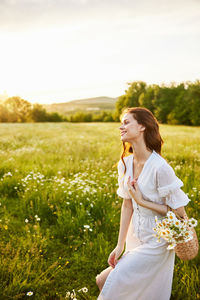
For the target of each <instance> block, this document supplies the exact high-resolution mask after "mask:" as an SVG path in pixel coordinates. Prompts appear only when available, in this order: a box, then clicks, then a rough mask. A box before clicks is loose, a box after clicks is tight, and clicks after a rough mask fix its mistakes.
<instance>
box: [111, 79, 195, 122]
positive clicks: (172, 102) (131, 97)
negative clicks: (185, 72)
mask: <svg viewBox="0 0 200 300" xmlns="http://www.w3.org/2000/svg"><path fill="white" fill-rule="evenodd" d="M134 106H142V107H146V108H148V109H149V110H150V111H151V112H152V113H153V114H154V115H155V117H156V118H157V119H158V121H159V122H161V123H165V124H183V125H196V126H198V125H200V109H199V108H200V81H199V80H196V81H195V82H183V83H180V84H175V83H171V84H170V85H168V86H167V85H164V84H162V85H157V84H152V85H147V84H146V83H145V82H143V81H135V82H132V83H129V88H128V89H127V90H126V91H125V94H124V95H122V96H120V97H119V98H118V100H117V103H116V118H119V116H120V114H121V112H122V110H123V108H124V107H134Z"/></svg>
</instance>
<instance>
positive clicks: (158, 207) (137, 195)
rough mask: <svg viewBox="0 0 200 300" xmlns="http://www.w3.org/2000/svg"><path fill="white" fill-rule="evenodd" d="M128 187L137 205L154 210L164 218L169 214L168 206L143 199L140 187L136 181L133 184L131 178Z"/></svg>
mask: <svg viewBox="0 0 200 300" xmlns="http://www.w3.org/2000/svg"><path fill="white" fill-rule="evenodd" d="M127 185H128V191H129V193H130V194H131V196H132V197H133V198H134V200H135V202H136V203H137V204H139V205H140V206H142V207H145V208H149V209H152V210H154V211H156V212H157V213H159V214H161V215H163V216H165V215H166V214H167V211H168V207H167V205H165V204H158V203H154V202H150V201H147V200H145V199H143V197H142V193H141V192H140V189H139V187H138V184H137V181H136V180H133V181H132V182H131V181H130V177H129V178H128V181H127ZM180 208H182V207H180Z"/></svg>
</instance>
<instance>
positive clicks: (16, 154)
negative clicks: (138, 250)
mask: <svg viewBox="0 0 200 300" xmlns="http://www.w3.org/2000/svg"><path fill="white" fill-rule="evenodd" d="M118 127H119V124H116V123H98V124H97V123H84V124H70V123H59V124H53V123H48V124H1V125H0V128H1V130H0V161H1V165H0V195H1V197H0V234H1V240H0V254H1V255H0V299H26V298H28V297H29V296H28V295H27V293H28V292H29V291H32V292H33V295H32V296H30V298H31V299H40V300H43V299H64V298H65V296H66V292H67V291H72V290H73V289H75V290H76V291H77V290H79V289H81V288H83V287H87V288H88V292H87V293H86V294H83V293H78V292H77V293H78V297H79V298H80V299H91V300H92V299H96V298H97V295H98V289H97V287H96V284H95V276H96V274H97V273H98V272H100V271H101V270H102V269H103V268H105V267H106V266H107V257H108V254H109V253H110V251H111V250H112V249H113V247H114V246H115V244H116V241H117V235H118V229H119V215H120V206H121V199H119V198H118V197H117V195H116V189H117V168H116V165H115V164H116V162H117V161H118V159H119V156H120V151H121V142H120V137H119V132H118ZM161 133H162V136H163V138H164V140H165V144H164V146H163V156H164V157H165V158H166V159H167V160H168V161H169V163H170V164H171V165H172V167H173V168H174V169H175V172H176V174H177V175H178V176H179V177H180V178H181V179H182V180H183V182H184V187H183V190H184V191H185V192H186V193H187V194H188V195H189V197H190V199H191V200H192V201H191V202H190V203H189V205H188V207H187V212H188V214H189V216H192V217H194V218H197V219H199V215H200V201H199V196H200V182H199V178H200V134H199V133H200V129H199V128H194V127H184V126H169V125H165V126H164V125H163V126H161ZM197 233H198V234H199V227H197ZM199 264H200V258H199V257H198V258H196V259H194V260H192V261H189V262H183V261H180V260H179V259H178V258H176V265H175V272H174V280H173V290H172V297H171V299H172V300H174V299H176V300H179V299H189V300H190V299H191V300H192V299H199V298H200V296H199V288H200V286H199V281H200V280H199V270H198V266H199Z"/></svg>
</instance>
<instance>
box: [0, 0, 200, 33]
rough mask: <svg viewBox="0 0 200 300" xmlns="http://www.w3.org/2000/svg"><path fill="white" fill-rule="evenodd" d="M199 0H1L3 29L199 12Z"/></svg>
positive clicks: (181, 15)
mask: <svg viewBox="0 0 200 300" xmlns="http://www.w3.org/2000/svg"><path fill="white" fill-rule="evenodd" d="M199 11H200V1H197V0H190V1H188V0H168V1H166V0H148V1H145V0H143V1H136V0H109V1H107V0H1V2H0V29H2V30H14V31H17V30H30V29H37V28H39V27H41V26H44V27H48V26H52V25H55V26H56V25H62V24H69V23H77V22H78V23H80V22H87V21H88V20H96V21H99V22H100V21H101V22H104V20H107V21H109V20H111V21H112V20H116V21H117V19H119V18H122V19H125V18H136V19H137V18H139V17H147V16H157V17H159V16H169V15H172V16H173V15H176V16H177V18H178V19H182V18H183V17H184V16H186V15H188V16H189V15H196V16H200V15H199Z"/></svg>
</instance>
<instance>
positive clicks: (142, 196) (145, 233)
mask: <svg viewBox="0 0 200 300" xmlns="http://www.w3.org/2000/svg"><path fill="white" fill-rule="evenodd" d="M121 121H122V122H121V126H120V132H121V140H122V142H123V146H124V152H123V154H122V156H121V160H120V161H119V163H118V175H119V177H118V183H119V188H118V190H117V194H118V195H119V196H120V197H122V198H123V203H122V208H121V219H120V230H119V237H118V243H117V246H116V247H115V249H114V250H113V251H112V252H111V254H110V256H109V258H108V264H109V267H108V268H107V269H105V270H104V271H102V272H101V273H100V274H99V275H97V277H96V282H97V285H98V287H99V289H100V291H101V292H100V295H99V297H98V300H147V299H148V300H169V299H170V295H171V288H172V278H173V269H174V258H175V252H174V250H167V243H166V241H165V240H163V239H161V242H160V243H158V242H157V238H156V237H154V236H153V234H154V233H155V232H154V231H153V228H154V227H155V226H156V223H155V216H157V217H158V219H162V218H163V217H164V216H166V213H167V209H168V206H169V207H171V208H173V209H175V210H177V212H178V214H179V215H180V216H183V215H184V214H185V210H184V206H185V205H187V204H188V202H189V199H188V197H187V195H186V194H185V193H184V192H183V191H182V190H181V189H180V188H181V187H182V186H183V183H182V181H181V180H180V179H179V178H177V176H176V175H175V173H174V171H173V169H172V167H171V166H170V165H169V164H168V163H167V162H166V160H165V159H164V158H163V157H161V146H162V143H163V141H162V138H161V136H160V133H159V125H158V122H157V120H156V119H155V117H154V116H153V114H152V113H151V112H150V111H149V110H148V109H145V108H141V107H135V108H129V109H127V110H125V111H124V113H123V115H122V117H121ZM127 153H128V154H129V155H128V156H127ZM132 153H134V154H132ZM125 244H126V248H125V252H124V254H123V255H122V257H121V258H120V259H118V258H119V257H120V255H121V254H122V252H123V250H124V246H125Z"/></svg>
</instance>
